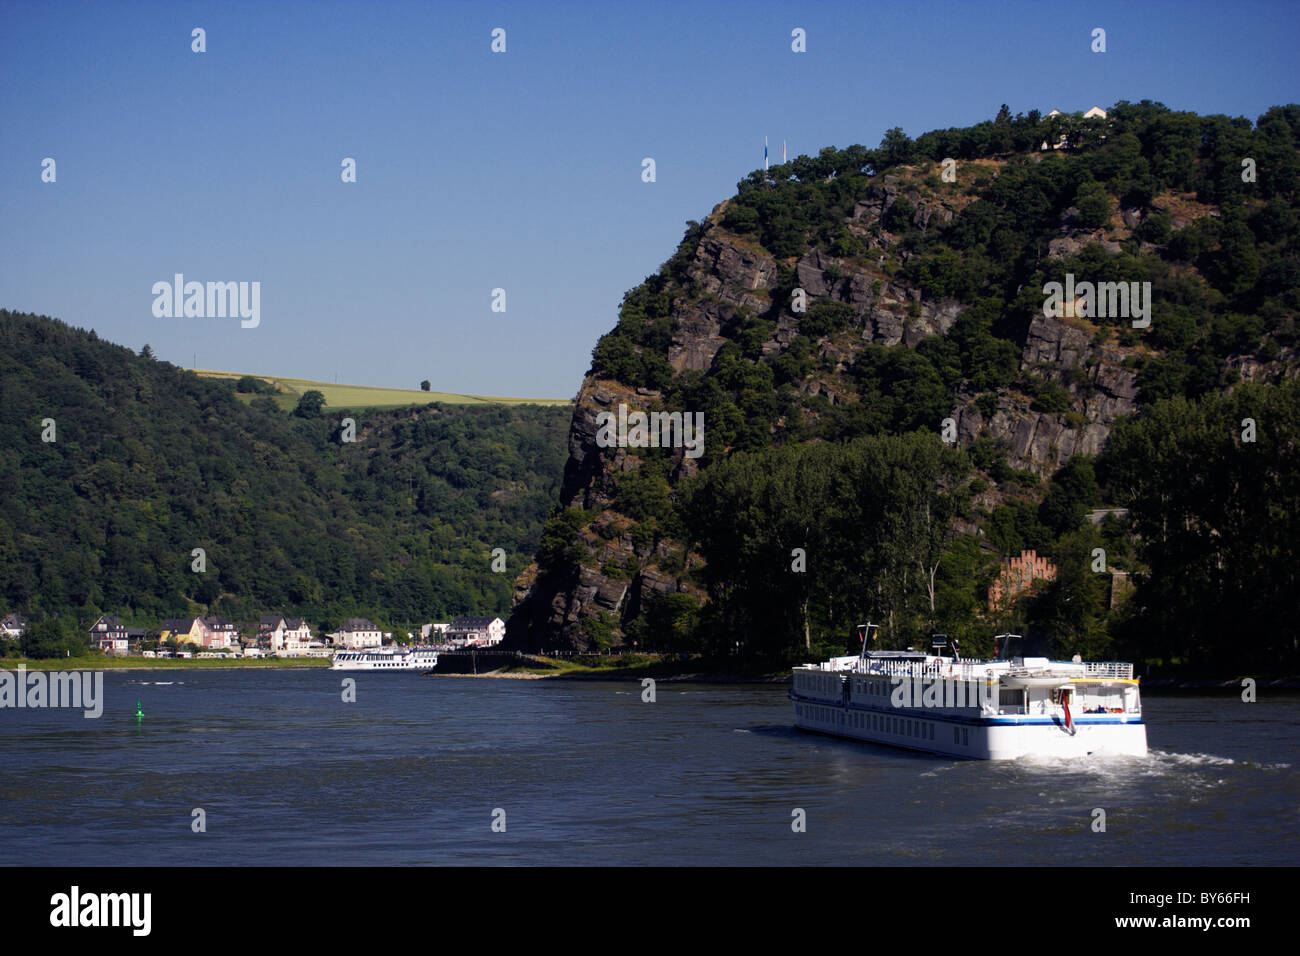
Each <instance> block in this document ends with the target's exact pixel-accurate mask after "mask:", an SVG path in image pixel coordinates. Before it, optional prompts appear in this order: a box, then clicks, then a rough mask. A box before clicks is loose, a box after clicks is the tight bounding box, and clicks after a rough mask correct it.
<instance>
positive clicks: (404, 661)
mask: <svg viewBox="0 0 1300 956" xmlns="http://www.w3.org/2000/svg"><path fill="white" fill-rule="evenodd" d="M437 666H438V652H437V651H433V650H429V649H428V648H422V647H415V648H365V649H362V650H343V651H336V652H335V653H334V657H333V660H332V663H331V664H330V668H331V669H332V670H336V671H390V670H401V671H431V670H433V669H434V668H435V667H437Z"/></svg>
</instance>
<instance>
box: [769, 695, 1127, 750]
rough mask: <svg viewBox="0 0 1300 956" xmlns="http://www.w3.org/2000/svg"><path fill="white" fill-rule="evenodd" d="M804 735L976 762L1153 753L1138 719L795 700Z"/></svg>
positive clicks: (798, 720) (800, 726)
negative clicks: (962, 713)
mask: <svg viewBox="0 0 1300 956" xmlns="http://www.w3.org/2000/svg"><path fill="white" fill-rule="evenodd" d="M792 700H793V703H794V711H795V726H796V727H799V728H800V729H801V730H809V731H814V732H817V733H823V734H829V735H831V736H835V737H842V738H845V739H847V740H861V741H865V742H868V743H875V744H884V745H887V746H891V747H902V748H905V749H908V750H916V751H921V752H924V753H934V754H942V755H944V756H947V757H962V758H966V759H971V760H1015V759H1017V758H1019V757H1027V756H1032V757H1035V758H1038V757H1043V758H1054V757H1087V756H1093V755H1097V756H1132V757H1141V756H1145V755H1146V753H1147V736H1146V725H1145V724H1144V723H1143V722H1142V718H1141V716H1137V715H1132V714H1114V715H1110V714H1107V715H1080V716H1078V717H1076V718H1074V720H1073V721H1072V722H1071V726H1070V727H1068V728H1067V727H1066V726H1065V725H1064V723H1063V722H1062V720H1061V718H1059V717H1036V716H1001V717H953V716H944V715H940V714H936V713H933V712H927V711H926V710H924V709H916V708H900V709H891V710H887V711H886V710H880V709H867V708H858V707H845V706H843V705H840V704H834V703H830V702H828V701H824V700H815V699H805V698H800V697H797V696H793V695H792Z"/></svg>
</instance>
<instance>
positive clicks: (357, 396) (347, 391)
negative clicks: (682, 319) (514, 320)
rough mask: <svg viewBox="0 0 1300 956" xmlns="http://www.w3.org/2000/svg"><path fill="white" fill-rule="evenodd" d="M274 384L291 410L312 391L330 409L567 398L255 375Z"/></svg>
mask: <svg viewBox="0 0 1300 956" xmlns="http://www.w3.org/2000/svg"><path fill="white" fill-rule="evenodd" d="M190 371H192V372H194V373H195V374H196V375H202V376H203V377H204V378H221V379H229V380H231V381H238V380H239V379H241V378H243V377H244V374H245V373H243V372H218V371H213V370H210V369H199V368H196V369H191V370H190ZM253 378H257V379H261V380H262V381H263V382H269V383H270V384H272V385H274V386H275V388H276V390H277V391H278V393H279V394H277V395H275V396H273V397H274V398H275V400H276V402H277V403H278V404H279V405H280V407H281V408H286V409H292V408H293V407H294V406H296V405H297V404H298V399H299V397H300V396H301V395H302V394H303V393H304V392H308V391H311V390H312V389H315V390H316V391H318V392H320V393H321V394H322V395H324V396H325V404H326V406H327V407H332V408H357V409H360V408H400V407H402V406H404V405H429V404H432V403H434V402H443V403H445V404H448V405H568V404H571V403H572V399H568V398H507V397H504V396H495V395H458V394H455V393H454V392H422V391H420V390H419V389H414V388H411V389H406V388H371V387H370V386H367V385H334V384H332V383H330V382H313V381H312V380H311V379H306V378H275V377H272V376H269V375H254V376H253ZM256 397H257V396H255V395H244V394H241V395H240V396H239V398H240V399H241V400H242V401H245V402H251V401H252V400H253V399H254V398H256Z"/></svg>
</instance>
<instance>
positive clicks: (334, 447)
mask: <svg viewBox="0 0 1300 956" xmlns="http://www.w3.org/2000/svg"><path fill="white" fill-rule="evenodd" d="M308 394H309V395H310V393H308ZM306 397H307V396H304V398H306ZM349 415H351V417H352V418H354V420H355V426H356V432H355V438H356V441H355V442H346V441H342V440H341V439H342V438H343V434H342V431H341V427H340V422H341V420H342V419H343V418H344V417H346V416H349ZM568 417H569V411H568V409H566V408H563V407H541V406H513V407H496V406H490V407H489V406H465V405H445V406H430V407H420V408H409V409H397V410H385V411H364V412H357V413H348V412H347V411H345V410H339V411H335V410H331V411H330V413H329V414H325V413H324V412H322V411H321V410H320V409H319V407H318V406H317V405H315V404H313V403H312V402H307V401H304V402H303V403H300V406H299V408H298V409H296V410H295V411H288V412H287V411H285V410H282V409H281V408H279V407H278V406H277V405H276V404H275V403H274V401H272V400H271V399H270V398H265V397H264V398H258V399H254V400H253V402H252V403H251V404H245V403H243V402H241V401H239V400H237V399H236V397H235V383H234V382H220V381H215V380H211V379H202V378H199V377H198V376H196V375H194V374H193V373H191V372H187V371H183V370H181V369H178V368H176V367H175V366H172V365H170V364H168V363H165V362H159V361H155V360H153V359H151V358H144V357H141V356H138V355H136V354H135V353H134V352H132V351H131V350H130V349H127V348H123V347H121V346H117V345H112V344H109V343H107V342H104V341H101V340H99V339H98V338H97V336H96V335H95V333H94V332H93V331H92V332H86V331H82V330H80V329H74V328H70V327H68V326H67V325H65V324H64V323H62V322H58V321H55V320H53V319H49V318H44V317H39V316H34V315H25V314H16V313H12V312H6V311H0V610H4V611H9V610H16V611H20V612H22V613H23V614H25V615H26V616H27V617H28V619H35V620H39V619H41V618H43V617H46V616H55V617H58V618H61V619H62V620H63V621H64V623H65V624H66V626H67V627H69V628H71V627H73V626H75V625H85V624H89V623H90V622H91V621H93V620H94V618H95V617H96V616H98V614H100V613H101V612H107V613H112V614H115V615H117V616H119V617H121V618H122V619H123V620H124V621H125V622H127V623H128V624H131V625H133V626H134V625H139V626H156V625H157V623H158V622H159V620H160V619H161V618H163V617H178V616H182V615H185V614H189V613H205V612H212V613H215V614H220V615H223V616H225V617H228V618H230V619H232V620H235V621H248V620H255V619H256V618H257V617H258V616H259V615H260V614H262V613H264V612H267V611H277V612H283V613H287V614H291V615H301V616H305V617H307V618H308V619H309V621H310V622H311V623H312V625H313V627H320V626H324V627H333V626H337V625H338V624H339V623H341V622H342V621H343V620H344V619H346V618H347V617H350V616H354V615H365V616H368V617H371V618H372V619H374V620H376V621H377V622H383V624H385V625H386V626H392V627H394V628H400V629H402V630H404V629H405V627H406V626H407V625H409V624H414V625H418V624H419V623H420V622H423V621H429V620H440V619H448V618H450V617H452V616H456V615H462V614H501V613H504V612H505V611H506V609H507V607H508V604H509V598H510V582H511V579H512V577H513V576H514V574H516V573H517V572H518V570H519V569H520V567H521V566H522V565H523V564H524V563H525V562H526V561H527V559H528V556H529V555H530V554H531V553H532V552H533V550H534V549H535V548H536V546H537V541H538V536H539V533H540V530H541V526H542V523H543V521H544V520H545V517H546V515H547V514H548V513H549V512H550V511H551V510H552V508H553V507H554V502H555V498H556V495H557V494H558V489H559V481H560V475H561V470H562V465H563V441H564V429H565V425H566V423H567V420H568ZM50 419H52V420H53V421H52V427H53V432H52V433H51V432H50V431H49V425H50V423H49V422H47V420H50ZM43 437H52V438H53V439H54V440H53V441H46V440H43ZM195 548H202V549H204V552H205V555H206V571H204V572H203V573H196V572H195V571H194V570H192V567H193V562H194V558H193V557H192V551H193V549H195ZM495 548H501V549H503V550H504V551H505V554H506V571H505V572H504V573H494V572H493V571H492V569H491V565H490V561H491V558H490V553H491V551H492V550H493V549H495Z"/></svg>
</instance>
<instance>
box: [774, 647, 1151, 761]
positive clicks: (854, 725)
mask: <svg viewBox="0 0 1300 956" xmlns="http://www.w3.org/2000/svg"><path fill="white" fill-rule="evenodd" d="M876 627H878V625H875V624H866V625H862V628H865V630H866V634H864V635H863V638H864V639H863V650H862V653H861V654H859V655H858V656H856V657H833V658H831V659H830V660H829V661H825V662H824V663H821V664H805V665H803V666H802V667H796V668H794V671H793V678H794V679H793V685H792V687H791V689H790V699H791V701H792V702H793V705H794V722H795V726H796V727H799V728H801V729H803V730H811V731H817V732H819V733H824V734H831V735H834V736H836V737H847V738H849V739H852V740H865V741H869V742H871V743H878V744H888V745H890V746H894V747H904V748H907V749H909V750H922V751H926V752H929V753H938V754H944V755H947V756H953V757H969V758H973V759H980V760H1012V759H1015V758H1017V757H1027V756H1036V757H1084V756H1089V755H1093V754H1098V755H1123V756H1144V755H1145V754H1146V752H1147V735H1146V725H1145V724H1144V723H1143V721H1142V703H1141V698H1140V695H1139V693H1138V682H1137V680H1136V679H1135V678H1134V677H1133V665H1132V664H1124V663H1116V662H1109V661H1107V662H1100V661H1082V660H1080V659H1079V658H1078V657H1076V658H1075V659H1074V660H1072V661H1051V660H1048V659H1047V658H1045V657H1013V658H1003V657H998V658H995V659H992V660H965V659H962V658H961V657H960V656H959V654H958V653H957V651H956V649H955V648H954V650H953V653H952V655H951V656H945V655H944V654H942V653H941V650H942V647H943V646H944V644H946V640H945V641H939V642H937V643H938V647H937V648H936V650H935V652H934V653H925V652H921V651H869V650H867V647H868V645H869V643H870V640H869V637H868V635H870V633H871V631H872V630H873V629H874V628H876ZM941 637H942V635H936V638H941ZM1016 637H1017V635H1013V634H1002V635H999V636H998V641H999V646H1001V647H1003V648H1006V647H1007V646H1008V645H1009V643H1010V641H1009V640H1008V639H1010V638H1016ZM1003 653H1005V650H1004V651H1003Z"/></svg>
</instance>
